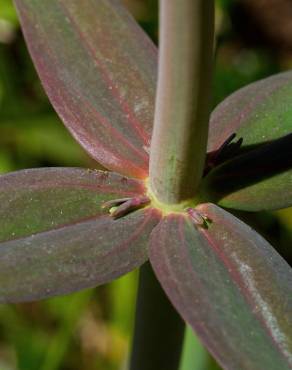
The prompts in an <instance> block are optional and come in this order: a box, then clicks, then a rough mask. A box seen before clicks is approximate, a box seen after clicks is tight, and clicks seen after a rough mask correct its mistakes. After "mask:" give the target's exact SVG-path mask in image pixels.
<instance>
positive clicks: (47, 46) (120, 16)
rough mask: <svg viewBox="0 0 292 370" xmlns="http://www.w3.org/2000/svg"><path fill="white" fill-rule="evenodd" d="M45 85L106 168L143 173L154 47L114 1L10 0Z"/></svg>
mask: <svg viewBox="0 0 292 370" xmlns="http://www.w3.org/2000/svg"><path fill="white" fill-rule="evenodd" d="M15 3H16V5H17V8H18V12H19V16H20V20H21V23H22V29H23V31H24V35H25V38H26V40H27V43H28V46H29V49H30V52H31V55H32V58H33V60H34V63H35V65H36V68H37V70H38V73H39V75H40V78H41V80H42V82H43V85H44V87H45V90H46V92H47V94H48V96H49V98H50V100H51V102H52V104H53V105H54V107H55V109H56V111H57V112H58V113H59V115H60V117H61V118H62V119H63V121H64V122H65V124H66V126H67V127H68V129H69V130H70V131H71V133H72V135H73V136H74V137H75V138H76V139H77V141H78V142H79V143H80V144H81V145H82V146H83V147H84V148H85V149H86V150H87V151H88V152H89V153H90V154H91V156H92V157H94V158H95V159H96V160H97V161H99V162H100V163H101V164H102V165H104V166H105V167H107V168H109V169H112V170H116V171H118V172H121V173H123V174H126V175H131V176H134V177H138V178H143V177H146V176H147V172H148V153H147V152H148V147H149V139H150V134H151V131H152V121H153V107H154V93H155V81H156V49H155V48H154V46H153V45H152V43H151V41H149V39H148V37H147V36H146V35H145V34H144V33H143V31H142V30H141V29H140V28H139V26H138V25H137V24H136V23H135V21H134V20H133V19H132V17H131V16H130V15H129V14H128V13H127V11H126V10H125V9H124V8H123V7H122V5H121V4H120V2H119V1H117V0H99V1H94V0H83V1H82V6H80V1H79V0H72V1H66V0H42V1H39V0H15Z"/></svg>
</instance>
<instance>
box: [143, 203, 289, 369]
mask: <svg viewBox="0 0 292 370" xmlns="http://www.w3.org/2000/svg"><path fill="white" fill-rule="evenodd" d="M197 211H199V212H201V213H202V214H203V215H204V216H205V217H207V218H208V220H209V221H211V222H209V226H208V228H207V229H206V228H203V227H201V226H195V225H194V223H193V222H192V221H191V219H190V218H189V217H188V216H187V215H186V216H183V215H178V214H173V215H169V216H167V217H165V218H164V219H163V220H162V221H161V222H160V224H159V225H158V226H157V227H156V228H155V229H154V231H153V232H152V235H151V247H150V261H151V263H152V265H153V267H154V270H155V272H156V275H157V277H158V279H159V280H160V282H161V284H162V286H163V287H164V289H165V291H166V293H167V294H168V296H169V298H170V300H171V301H172V303H173V304H174V306H175V307H176V309H177V310H178V311H179V312H180V314H181V315H182V316H183V318H184V319H185V320H186V321H187V322H188V323H189V324H190V325H191V326H192V327H193V328H194V330H195V331H196V332H197V334H198V335H199V336H200V338H201V340H202V341H203V342H204V344H205V345H206V346H207V348H208V349H209V350H210V351H211V352H212V354H213V355H214V356H215V358H216V359H217V360H218V361H219V363H220V364H221V365H222V367H223V368H224V369H226V370H238V369H241V370H263V369H269V370H280V369H281V370H288V369H291V368H292V270H291V268H290V267H289V265H288V264H287V263H286V262H285V261H284V260H283V259H282V257H281V256H280V255H279V254H278V253H277V252H276V251H275V250H274V249H273V247H272V246H271V245H270V244H269V243H268V242H266V241H265V240H264V239H263V238H262V237H261V236H260V235H258V234H257V233H256V232H255V231H253V230H252V229H251V228H250V227H248V226H247V225H245V224H244V223H242V222H241V221H239V220H238V219H236V218H235V217H234V216H232V215H231V214H229V213H227V212H226V211H224V210H222V209H220V208H218V207H217V206H215V205H212V204H202V205H200V206H198V207H197Z"/></svg>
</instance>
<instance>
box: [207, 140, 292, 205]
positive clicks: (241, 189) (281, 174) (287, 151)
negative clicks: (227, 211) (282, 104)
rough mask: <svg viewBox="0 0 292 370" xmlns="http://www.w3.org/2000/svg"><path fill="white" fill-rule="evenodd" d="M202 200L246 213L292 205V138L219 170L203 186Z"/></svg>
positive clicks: (243, 156)
mask: <svg viewBox="0 0 292 370" xmlns="http://www.w3.org/2000/svg"><path fill="white" fill-rule="evenodd" d="M200 192H201V194H200V196H201V197H202V198H203V199H208V201H212V202H215V203H217V204H219V205H221V206H223V207H227V208H235V209H240V210H245V211H262V210H276V209H280V208H285V207H289V206H291V205H292V134H290V135H286V136H284V137H282V138H280V139H277V140H274V141H272V142H271V143H269V144H265V145H262V146H259V147H258V148H257V149H254V150H252V151H250V152H247V153H246V154H242V155H239V156H237V157H235V158H234V159H232V160H229V161H227V162H225V163H223V164H222V165H220V166H218V167H216V168H215V169H214V170H213V171H211V172H210V173H209V175H207V177H206V178H204V180H203V182H202V183H201V189H200Z"/></svg>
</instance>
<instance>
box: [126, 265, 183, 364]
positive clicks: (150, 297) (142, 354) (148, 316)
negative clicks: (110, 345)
mask: <svg viewBox="0 0 292 370" xmlns="http://www.w3.org/2000/svg"><path fill="white" fill-rule="evenodd" d="M183 336H184V323H183V321H182V319H181V318H180V316H179V315H178V313H177V312H176V310H175V309H174V308H173V306H172V305H171V303H170V302H169V300H168V298H167V297H166V295H165V293H164V291H163V290H162V288H161V286H160V284H159V282H158V281H157V279H156V277H155V275H154V273H153V270H152V267H151V265H150V264H149V263H146V264H145V265H144V266H142V268H141V269H140V278H139V288H138V296H137V306H136V319H135V332H134V341H133V349H132V355H131V365H130V370H177V369H178V367H179V361H180V355H181V349H182V342H183Z"/></svg>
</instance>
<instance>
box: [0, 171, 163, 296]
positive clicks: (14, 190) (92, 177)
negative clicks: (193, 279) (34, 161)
mask: <svg viewBox="0 0 292 370" xmlns="http://www.w3.org/2000/svg"><path fill="white" fill-rule="evenodd" d="M143 191H144V187H143V184H142V183H141V182H140V181H139V180H132V179H128V178H126V177H123V176H120V175H118V174H114V173H108V172H103V171H90V170H82V169H77V168H58V169H57V168H50V169H35V170H24V171H19V172H14V173H11V174H8V175H3V176H1V177H0V202H1V208H0V224H1V229H0V281H1V287H0V302H19V301H29V300H35V299H40V298H45V297H50V296H53V295H59V294H64V293H69V292H72V291H76V290H79V289H82V288H87V287H92V286H95V285H98V284H103V283H105V282H108V281H110V280H112V279H114V278H116V277H118V276H120V275H122V274H124V273H126V272H128V271H130V270H132V269H134V268H136V267H138V266H140V265H141V264H142V263H144V262H145V261H146V259H147V241H148V238H149V234H150V232H151V230H152V229H153V227H154V226H155V225H156V223H157V212H156V211H154V210H152V209H150V208H145V209H143V210H139V211H136V212H133V213H131V214H129V215H128V216H125V217H123V218H121V219H118V220H114V219H113V218H111V217H110V215H109V212H108V210H103V209H102V207H101V205H102V203H103V202H105V201H109V200H112V199H115V198H124V197H132V196H133V197H135V196H138V195H140V194H143Z"/></svg>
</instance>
